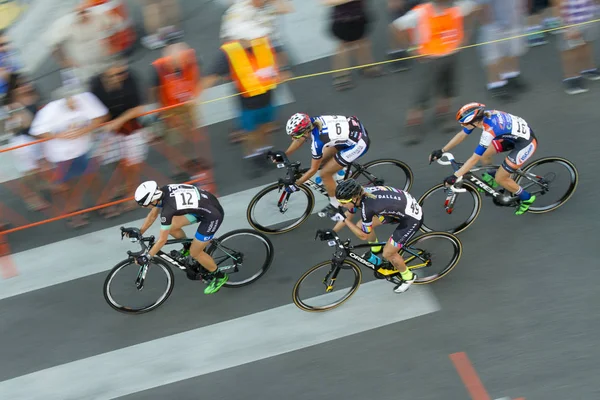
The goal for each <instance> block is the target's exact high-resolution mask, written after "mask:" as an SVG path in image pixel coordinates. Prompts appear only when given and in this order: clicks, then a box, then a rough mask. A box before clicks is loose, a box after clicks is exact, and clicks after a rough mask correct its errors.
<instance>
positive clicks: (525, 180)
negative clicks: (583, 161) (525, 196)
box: [516, 157, 579, 214]
mask: <svg viewBox="0 0 600 400" xmlns="http://www.w3.org/2000/svg"><path fill="white" fill-rule="evenodd" d="M523 172H524V173H525V176H521V175H519V176H518V177H517V179H516V182H517V184H518V185H519V186H521V187H522V188H523V189H524V190H527V191H528V192H530V193H531V194H534V195H536V200H535V202H534V203H533V204H532V205H531V206H530V207H529V210H528V212H530V213H533V214H543V213H547V212H550V211H553V210H556V209H557V208H558V207H560V206H562V205H563V204H565V203H566V202H567V200H569V199H570V198H571V196H573V193H574V192H575V189H576V188H577V184H578V183H579V173H578V172H577V168H575V165H573V163H572V162H570V161H569V160H567V159H565V158H562V157H545V158H540V159H539V160H535V161H533V162H532V163H531V164H529V165H527V166H526V167H525V168H523Z"/></svg>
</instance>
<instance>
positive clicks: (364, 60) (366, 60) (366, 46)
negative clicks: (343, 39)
mask: <svg viewBox="0 0 600 400" xmlns="http://www.w3.org/2000/svg"><path fill="white" fill-rule="evenodd" d="M353 44H355V45H356V47H355V48H354V52H355V54H356V59H357V60H358V64H359V65H367V64H372V63H374V62H375V60H374V59H373V53H372V50H371V41H370V40H369V39H368V38H366V37H364V38H362V39H360V40H357V41H356V42H355V43H353ZM361 71H362V73H363V74H364V75H366V76H370V77H377V76H381V75H382V74H383V73H382V69H381V67H380V66H379V65H371V66H369V67H364V68H363V69H362V70H361Z"/></svg>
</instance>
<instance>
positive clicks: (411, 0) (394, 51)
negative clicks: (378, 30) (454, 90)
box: [388, 0, 423, 73]
mask: <svg viewBox="0 0 600 400" xmlns="http://www.w3.org/2000/svg"><path fill="white" fill-rule="evenodd" d="M422 1H423V0H388V14H389V16H390V19H391V21H390V23H392V24H393V22H394V21H395V20H397V19H398V18H400V17H402V16H403V15H404V14H406V13H407V12H409V11H410V10H411V9H413V8H414V7H416V6H417V5H419V4H420V3H421V2H422ZM395 31H396V30H395V28H394V26H393V25H392V26H390V43H389V51H388V60H396V59H399V58H405V57H408V56H410V54H409V52H408V48H404V47H405V46H406V43H399V42H398V38H397V36H396V32H395ZM410 36H411V37H412V35H410ZM411 45H412V43H411ZM412 61H413V60H400V61H395V62H392V63H389V64H388V66H389V67H388V68H389V70H390V72H392V73H395V72H402V71H407V70H408V69H410V65H411V64H412Z"/></svg>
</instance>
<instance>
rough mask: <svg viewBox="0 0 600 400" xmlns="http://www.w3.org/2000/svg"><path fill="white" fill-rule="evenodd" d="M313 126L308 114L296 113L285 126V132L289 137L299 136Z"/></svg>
mask: <svg viewBox="0 0 600 400" xmlns="http://www.w3.org/2000/svg"><path fill="white" fill-rule="evenodd" d="M310 126H311V121H310V117H309V116H308V114H304V113H296V114H294V115H292V116H291V117H290V119H288V122H287V124H285V131H286V133H287V134H288V135H289V136H298V135H300V134H302V133H304V131H306V130H307V129H308V128H310Z"/></svg>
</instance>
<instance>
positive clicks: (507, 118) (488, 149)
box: [429, 103, 537, 215]
mask: <svg viewBox="0 0 600 400" xmlns="http://www.w3.org/2000/svg"><path fill="white" fill-rule="evenodd" d="M456 120H457V121H458V122H459V123H460V124H461V125H462V126H463V129H462V131H461V132H459V133H458V134H456V136H454V137H453V138H452V139H451V140H450V141H449V142H448V144H446V146H444V147H443V148H442V149H440V150H435V151H433V152H432V153H431V155H430V156H429V161H430V162H432V161H435V160H437V159H438V158H440V157H441V156H442V153H443V152H445V151H450V149H452V148H453V147H455V146H456V145H458V144H459V143H461V142H462V141H463V140H465V138H466V137H467V136H468V135H469V134H470V133H471V132H473V130H474V129H475V128H481V129H483V133H482V134H481V140H480V141H479V146H477V148H476V149H475V153H474V154H473V155H472V156H471V157H470V158H469V159H468V160H467V161H466V162H465V164H464V165H463V166H462V167H461V168H460V169H459V170H458V171H456V172H455V173H454V175H451V176H449V177H447V178H446V179H445V180H444V183H446V184H449V185H453V184H454V183H455V182H456V179H457V178H459V177H461V176H463V175H464V174H466V173H467V172H469V171H470V170H471V169H472V168H473V167H474V166H475V165H476V164H477V162H478V161H479V160H481V162H482V164H484V165H490V164H491V162H492V156H493V155H494V154H495V153H502V152H506V151H508V152H509V153H508V155H507V156H506V158H505V160H504V162H503V163H502V168H499V169H498V170H497V171H496V172H494V173H492V174H488V173H484V174H483V180H484V181H486V183H487V184H489V185H491V186H492V187H494V188H495V187H497V183H498V184H500V185H501V186H503V187H504V188H505V189H507V190H509V191H510V192H512V193H514V194H515V196H518V197H519V200H520V201H521V204H520V205H519V208H517V211H516V212H515V214H517V215H521V214H524V213H525V212H527V210H529V207H530V206H531V204H533V202H534V201H535V196H532V195H531V194H530V193H529V192H527V191H526V190H523V188H522V187H520V186H519V185H518V184H517V183H516V182H515V181H514V180H513V179H512V178H511V177H510V174H512V173H514V172H515V170H516V169H518V168H520V167H521V166H522V165H523V164H525V162H526V161H527V160H528V159H529V158H531V156H532V155H533V153H535V150H536V148H537V139H536V137H535V135H534V134H533V131H532V130H531V128H530V127H529V125H528V124H527V122H525V120H524V119H523V118H520V117H517V116H515V115H512V114H509V113H507V112H503V111H495V110H486V109H485V104H480V103H469V104H467V105H465V106H463V107H462V108H461V109H460V110H458V113H456ZM490 145H493V146H490Z"/></svg>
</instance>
